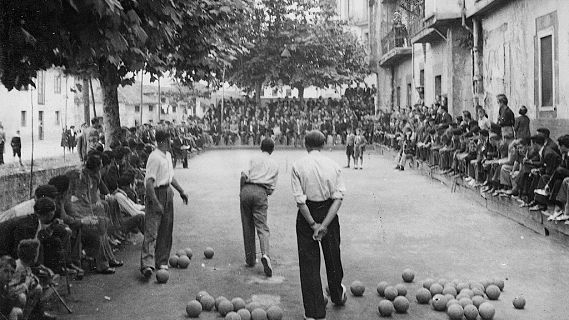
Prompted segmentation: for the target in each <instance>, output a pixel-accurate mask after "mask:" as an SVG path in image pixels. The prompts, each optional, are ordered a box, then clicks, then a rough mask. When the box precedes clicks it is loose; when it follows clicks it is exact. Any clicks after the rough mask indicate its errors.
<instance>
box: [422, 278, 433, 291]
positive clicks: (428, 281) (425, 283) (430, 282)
mask: <svg viewBox="0 0 569 320" xmlns="http://www.w3.org/2000/svg"><path fill="white" fill-rule="evenodd" d="M433 283H435V280H433V279H431V278H428V279H425V280H424V281H423V288H425V289H427V290H430V289H431V286H432V285H433Z"/></svg>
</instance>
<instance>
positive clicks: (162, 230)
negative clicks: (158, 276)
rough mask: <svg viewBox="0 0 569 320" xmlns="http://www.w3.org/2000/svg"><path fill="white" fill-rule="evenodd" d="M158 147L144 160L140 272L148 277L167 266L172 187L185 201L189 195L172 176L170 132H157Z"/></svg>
mask: <svg viewBox="0 0 569 320" xmlns="http://www.w3.org/2000/svg"><path fill="white" fill-rule="evenodd" d="M156 144H157V148H156V149H155V150H154V151H152V153H151V154H150V156H148V161H147V162H146V181H145V182H146V185H145V186H146V197H145V199H146V214H145V227H144V241H143V242H142V253H141V256H140V272H141V273H142V275H143V276H144V277H145V278H147V279H148V278H150V277H151V276H152V273H153V271H154V270H155V269H168V258H169V257H170V251H171V250H172V231H173V228H174V193H173V192H172V188H170V185H172V187H174V188H175V189H176V190H177V191H178V192H179V193H180V197H182V201H184V204H188V196H187V195H186V193H185V192H184V189H182V187H181V186H180V184H178V182H177V181H176V179H175V178H174V168H173V164H172V156H171V155H170V152H168V150H170V134H169V133H168V132H165V131H157V132H156Z"/></svg>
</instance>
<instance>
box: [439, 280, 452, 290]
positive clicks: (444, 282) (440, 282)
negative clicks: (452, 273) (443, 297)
mask: <svg viewBox="0 0 569 320" xmlns="http://www.w3.org/2000/svg"><path fill="white" fill-rule="evenodd" d="M449 282H450V281H448V280H447V279H444V278H443V279H439V281H438V283H439V284H440V285H441V286H442V287H443V288H444V287H445V286H446V285H447V283H449Z"/></svg>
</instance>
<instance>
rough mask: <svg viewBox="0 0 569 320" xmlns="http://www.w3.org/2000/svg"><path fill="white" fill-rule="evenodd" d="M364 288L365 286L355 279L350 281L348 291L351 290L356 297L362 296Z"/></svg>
mask: <svg viewBox="0 0 569 320" xmlns="http://www.w3.org/2000/svg"><path fill="white" fill-rule="evenodd" d="M365 290H366V287H365V286H364V285H363V283H361V282H360V281H357V280H356V281H354V282H352V285H351V286H350V291H352V294H353V295H354V296H356V297H361V296H363V295H364V291H365Z"/></svg>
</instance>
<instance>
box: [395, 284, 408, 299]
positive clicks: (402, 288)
mask: <svg viewBox="0 0 569 320" xmlns="http://www.w3.org/2000/svg"><path fill="white" fill-rule="evenodd" d="M395 290H397V295H398V296H406V295H407V287H405V285H404V284H402V283H398V284H396V285H395Z"/></svg>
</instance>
